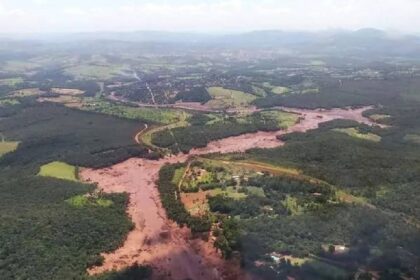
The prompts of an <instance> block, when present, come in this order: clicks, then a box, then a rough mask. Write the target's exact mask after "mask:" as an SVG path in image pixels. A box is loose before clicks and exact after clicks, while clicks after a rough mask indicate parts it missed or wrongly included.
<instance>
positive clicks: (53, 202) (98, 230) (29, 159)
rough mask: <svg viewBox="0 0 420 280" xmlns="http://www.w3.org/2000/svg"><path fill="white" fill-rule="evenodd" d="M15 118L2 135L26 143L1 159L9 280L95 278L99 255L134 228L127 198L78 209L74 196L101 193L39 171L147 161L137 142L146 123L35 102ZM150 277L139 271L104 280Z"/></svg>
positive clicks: (1, 235)
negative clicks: (52, 165) (58, 165)
mask: <svg viewBox="0 0 420 280" xmlns="http://www.w3.org/2000/svg"><path fill="white" fill-rule="evenodd" d="M10 112H11V114H10V115H9V117H8V118H5V119H3V120H2V122H1V123H0V132H1V135H2V137H3V138H5V139H6V140H15V141H19V142H20V144H19V146H18V149H17V150H16V151H15V152H12V153H8V154H6V155H4V156H3V157H1V159H0V166H1V168H0V169H1V171H0V191H1V193H2V195H1V196H0V209H1V210H0V219H1V223H0V273H1V275H2V279H57V280H58V279H93V278H90V277H88V275H87V273H86V269H87V268H88V267H90V266H93V265H98V264H100V263H101V262H102V257H101V256H100V253H102V252H106V251H111V250H114V249H115V248H117V247H118V246H119V245H120V244H121V242H122V241H123V240H124V237H125V235H126V234H127V233H128V231H129V230H130V229H131V228H132V224H131V222H130V220H129V218H128V217H127V216H126V213H125V208H126V204H127V196H126V195H124V194H112V195H104V194H101V195H100V196H101V199H106V201H108V202H109V203H107V204H106V205H103V206H101V205H100V204H94V203H88V204H85V205H73V204H72V203H70V201H71V199H72V198H75V197H79V196H83V195H85V194H88V193H91V192H92V191H93V188H94V187H93V186H91V185H85V184H81V183H78V182H72V181H66V180H59V179H54V178H48V177H41V176H37V173H38V171H39V168H40V166H41V165H43V164H45V163H48V162H51V161H55V160H59V161H64V162H67V163H71V164H74V165H78V166H91V167H95V166H107V165H109V164H112V163H113V162H118V161H121V160H123V159H126V158H128V157H131V156H134V155H142V154H144V153H145V150H144V148H142V147H141V146H138V145H134V140H133V135H134V134H135V132H136V131H137V130H138V129H139V128H141V127H142V124H139V123H138V122H132V121H125V120H121V119H117V118H114V117H109V116H106V115H100V114H92V113H85V112H81V111H76V110H72V109H67V108H65V107H63V106H61V105H54V104H37V103H32V102H30V101H22V102H21V103H20V104H18V105H16V106H13V108H12V110H11V111H10ZM111 128H112V129H111ZM148 274H149V272H147V270H145V269H144V268H141V267H138V268H135V269H130V270H128V271H124V272H122V274H120V273H112V274H109V275H104V276H102V277H101V278H100V279H141V277H143V276H141V275H144V277H146V276H147V275H148ZM121 275H122V276H121ZM130 275H133V276H130ZM129 277H131V278H129ZM95 279H96V278H95Z"/></svg>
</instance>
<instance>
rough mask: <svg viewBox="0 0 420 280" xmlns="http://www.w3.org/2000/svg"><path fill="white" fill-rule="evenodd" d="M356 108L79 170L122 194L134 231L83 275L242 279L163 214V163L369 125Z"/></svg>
mask: <svg viewBox="0 0 420 280" xmlns="http://www.w3.org/2000/svg"><path fill="white" fill-rule="evenodd" d="M370 108H371V107H364V108H360V109H332V110H301V109H289V108H282V109H283V110H285V111H289V112H293V113H296V114H299V115H300V121H299V122H298V123H296V124H295V125H293V126H292V127H290V128H289V129H287V130H282V131H276V132H257V133H249V134H243V135H240V136H235V137H228V138H225V139H222V140H218V141H213V142H211V143H209V144H208V145H207V146H206V147H204V148H197V149H193V150H191V151H190V153H189V154H187V155H185V154H178V155H175V156H171V157H167V158H164V159H161V160H158V161H153V160H147V159H142V158H132V159H129V160H127V161H124V162H122V163H119V164H116V165H113V166H111V167H108V168H103V169H88V168H85V169H81V171H80V177H81V179H82V180H84V181H85V182H92V183H97V184H98V188H99V189H100V190H102V191H104V192H106V193H123V192H125V193H127V194H128V195H129V198H130V202H129V205H128V208H127V212H128V214H129V215H130V217H131V219H132V221H133V223H134V229H133V230H132V231H131V232H130V233H129V234H128V236H127V239H126V240H125V242H124V244H123V245H122V246H121V247H120V248H118V249H117V250H115V251H114V252H111V253H104V254H103V256H104V259H105V261H104V263H103V265H101V266H98V267H93V268H91V269H89V271H88V272H89V274H98V273H102V272H106V271H110V270H119V269H123V268H125V267H128V266H130V265H132V264H134V263H139V264H145V265H150V266H151V267H152V268H153V270H154V274H153V275H154V276H153V277H154V278H155V279H188V278H189V279H204V280H205V279H246V278H247V277H249V276H248V275H246V274H245V273H244V272H243V271H241V269H240V266H239V264H238V263H237V262H235V261H226V260H224V259H223V258H222V257H221V255H220V254H219V253H218V252H217V251H216V249H215V248H214V246H213V242H212V241H211V240H210V241H207V242H206V241H203V240H202V239H200V238H195V239H194V238H192V235H191V232H190V231H189V229H188V228H186V227H184V228H181V227H179V226H178V225H177V224H176V223H174V222H172V221H171V220H169V219H168V217H167V216H166V213H165V210H164V208H163V206H162V204H161V201H160V197H159V193H158V189H157V186H156V181H157V180H158V174H159V170H160V168H161V167H162V166H163V165H165V164H168V163H170V164H171V163H177V162H185V161H187V160H188V158H189V157H190V156H194V155H204V154H209V153H217V152H220V153H229V152H244V151H246V150H249V149H251V148H273V147H277V146H281V145H283V144H284V143H283V142H281V141H279V140H278V139H277V136H279V135H284V134H287V133H291V132H305V131H307V130H310V129H315V128H317V127H318V126H319V124H320V123H323V122H327V121H331V120H334V119H340V118H343V119H349V120H355V121H358V122H361V123H365V124H368V125H372V124H374V123H373V122H372V121H371V120H370V119H368V118H365V117H363V116H362V113H363V112H364V111H365V110H367V109H370Z"/></svg>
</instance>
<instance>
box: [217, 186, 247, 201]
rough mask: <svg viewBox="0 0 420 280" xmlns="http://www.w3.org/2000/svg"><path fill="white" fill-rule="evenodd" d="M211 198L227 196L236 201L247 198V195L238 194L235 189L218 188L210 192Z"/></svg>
mask: <svg viewBox="0 0 420 280" xmlns="http://www.w3.org/2000/svg"><path fill="white" fill-rule="evenodd" d="M209 195H210V196H216V195H225V196H227V197H230V198H233V199H235V200H241V199H244V198H246V197H247V195H246V194H245V193H242V192H238V191H237V190H236V189H235V188H234V187H227V188H226V189H221V188H216V189H213V190H211V191H209Z"/></svg>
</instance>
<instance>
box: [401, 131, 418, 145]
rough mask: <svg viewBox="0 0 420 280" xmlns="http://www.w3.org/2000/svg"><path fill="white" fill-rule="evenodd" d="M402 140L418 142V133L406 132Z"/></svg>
mask: <svg viewBox="0 0 420 280" xmlns="http://www.w3.org/2000/svg"><path fill="white" fill-rule="evenodd" d="M404 140H405V141H407V142H411V143H415V144H420V135H419V134H411V133H410V134H407V135H405V136H404Z"/></svg>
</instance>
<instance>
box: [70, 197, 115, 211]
mask: <svg viewBox="0 0 420 280" xmlns="http://www.w3.org/2000/svg"><path fill="white" fill-rule="evenodd" d="M66 202H67V203H69V204H70V205H71V206H74V207H77V208H82V207H86V206H99V207H110V206H111V205H112V204H113V202H112V200H110V199H105V198H100V197H95V196H92V195H76V196H73V197H71V198H69V199H67V200H66Z"/></svg>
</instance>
